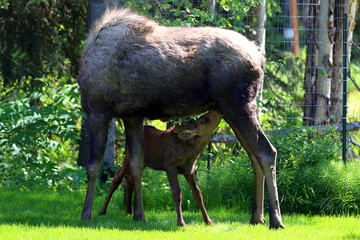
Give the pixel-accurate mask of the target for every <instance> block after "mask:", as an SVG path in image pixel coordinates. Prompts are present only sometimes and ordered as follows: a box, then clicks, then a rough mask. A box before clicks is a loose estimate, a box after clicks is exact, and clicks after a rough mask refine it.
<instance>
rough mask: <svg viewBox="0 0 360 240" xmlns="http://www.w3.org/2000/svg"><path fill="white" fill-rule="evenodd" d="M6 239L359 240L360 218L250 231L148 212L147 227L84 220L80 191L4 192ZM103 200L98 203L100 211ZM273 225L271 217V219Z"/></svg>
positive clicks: (111, 218) (213, 213)
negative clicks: (179, 223) (181, 224)
mask: <svg viewBox="0 0 360 240" xmlns="http://www.w3.org/2000/svg"><path fill="white" fill-rule="evenodd" d="M0 196H1V197H0V239H181V240H183V239H359V238H360V228H359V226H360V217H359V216H347V217H346V216H332V217H330V216H304V215H292V214H286V213H285V214H283V221H284V224H285V226H286V229H280V230H277V231H273V230H269V229H268V224H267V225H265V226H250V225H249V224H248V221H249V219H250V213H242V212H240V211H239V210H234V209H220V210H210V211H209V216H210V217H211V218H212V220H213V221H214V225H215V226H214V227H208V226H205V225H204V224H203V223H202V217H201V214H200V212H187V211H185V212H184V220H185V222H186V223H187V226H186V227H184V228H179V227H177V226H176V213H175V212H174V211H161V209H159V211H146V212H145V214H146V218H147V222H146V223H143V222H133V221H132V218H131V217H129V216H125V214H124V210H118V209H117V210H116V211H115V210H114V209H111V211H109V212H108V214H107V215H106V216H94V218H93V219H92V220H91V221H81V220H80V213H81V208H82V204H83V201H84V197H85V196H84V194H83V193H80V192H68V191H62V192H59V193H55V192H39V191H35V192H34V191H33V192H20V191H18V190H9V189H6V188H1V189H0ZM102 201H103V199H102V198H100V197H97V198H96V201H95V206H94V208H95V209H96V210H98V209H99V208H100V207H101V204H102ZM266 219H267V221H268V217H266Z"/></svg>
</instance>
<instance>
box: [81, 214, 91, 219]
mask: <svg viewBox="0 0 360 240" xmlns="http://www.w3.org/2000/svg"><path fill="white" fill-rule="evenodd" d="M91 218H92V214H91V212H83V213H82V214H81V220H90V219H91Z"/></svg>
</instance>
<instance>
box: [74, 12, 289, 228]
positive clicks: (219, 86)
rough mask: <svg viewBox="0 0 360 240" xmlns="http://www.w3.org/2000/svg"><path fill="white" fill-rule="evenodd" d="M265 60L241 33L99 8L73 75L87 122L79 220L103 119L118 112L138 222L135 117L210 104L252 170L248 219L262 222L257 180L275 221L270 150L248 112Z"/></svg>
mask: <svg viewBox="0 0 360 240" xmlns="http://www.w3.org/2000/svg"><path fill="white" fill-rule="evenodd" d="M264 65H265V59H264V57H263V56H262V54H261V53H260V52H259V51H258V48H257V46H256V45H255V44H254V43H252V42H250V41H249V40H247V39H246V38H245V37H244V36H242V35H240V34H238V33H236V32H233V31H229V30H224V29H218V28H205V27H204V28H178V27H162V26H159V25H158V23H156V22H155V21H153V20H150V19H148V18H146V17H143V16H139V15H137V14H135V13H133V12H132V11H131V10H129V9H115V10H111V11H107V12H106V13H105V14H104V16H103V17H102V18H101V19H100V20H99V21H98V23H97V24H96V25H95V27H94V28H93V29H92V31H91V32H90V33H89V36H88V39H87V45H86V47H85V50H84V53H83V56H82V60H81V70H80V75H79V77H78V79H77V81H78V84H79V86H80V93H81V104H82V107H83V109H84V111H85V112H86V113H87V114H88V118H89V122H90V127H89V128H90V149H91V150H90V158H89V161H88V166H87V175H88V189H87V194H86V200H85V205H84V209H83V212H82V215H81V218H82V219H90V218H91V217H92V208H93V200H94V192H95V187H96V180H97V177H98V175H99V172H100V166H101V163H102V158H103V154H104V150H105V145H106V140H107V130H108V125H109V122H110V120H111V119H112V118H113V117H119V118H121V119H122V120H123V122H124V126H125V133H126V138H127V140H128V145H129V148H128V149H129V160H130V171H131V174H132V176H133V179H134V192H135V200H134V216H133V218H134V220H142V221H144V220H145V216H144V210H143V201H142V193H141V178H142V171H143V167H144V161H143V159H144V158H143V155H144V152H143V151H144V131H143V119H144V118H145V117H148V118H149V119H161V120H166V119H175V118H180V117H184V116H188V115H193V114H200V113H202V112H205V111H207V110H209V109H210V108H212V107H218V108H219V109H221V111H222V112H223V113H224V119H225V120H226V121H227V122H228V124H229V125H230V126H231V128H232V129H233V131H234V132H235V134H236V136H237V138H238V139H239V141H240V143H241V144H242V146H243V147H244V148H245V150H246V151H247V153H248V155H249V157H250V159H251V162H252V165H253V167H254V173H255V196H254V202H253V211H252V218H251V221H250V223H251V224H258V223H264V222H265V220H264V214H263V201H264V180H266V185H267V190H268V196H269V216H270V228H279V227H283V224H282V220H281V213H280V206H279V199H278V193H277V186H276V150H275V148H274V147H273V146H272V145H271V143H270V142H269V140H268V138H267V137H266V136H265V134H264V132H263V130H262V129H261V127H260V125H259V122H258V121H257V116H256V96H257V93H258V89H259V86H260V81H261V77H262V75H263V69H264Z"/></svg>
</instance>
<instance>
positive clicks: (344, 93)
mask: <svg viewBox="0 0 360 240" xmlns="http://www.w3.org/2000/svg"><path fill="white" fill-rule="evenodd" d="M343 21H344V22H343V40H344V42H343V116H342V125H343V131H342V145H343V147H342V157H343V161H344V164H346V118H347V89H348V86H347V68H348V67H347V55H348V51H347V14H346V13H344V19H343Z"/></svg>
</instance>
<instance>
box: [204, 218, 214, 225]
mask: <svg viewBox="0 0 360 240" xmlns="http://www.w3.org/2000/svg"><path fill="white" fill-rule="evenodd" d="M205 224H206V225H209V226H212V227H213V226H214V224H213V222H212V221H211V220H210V219H209V220H207V221H205Z"/></svg>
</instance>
